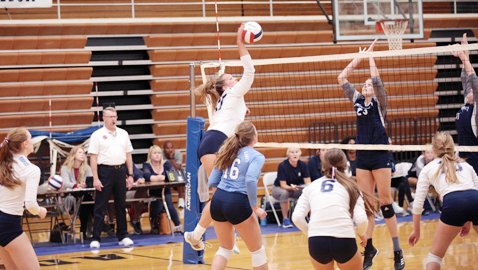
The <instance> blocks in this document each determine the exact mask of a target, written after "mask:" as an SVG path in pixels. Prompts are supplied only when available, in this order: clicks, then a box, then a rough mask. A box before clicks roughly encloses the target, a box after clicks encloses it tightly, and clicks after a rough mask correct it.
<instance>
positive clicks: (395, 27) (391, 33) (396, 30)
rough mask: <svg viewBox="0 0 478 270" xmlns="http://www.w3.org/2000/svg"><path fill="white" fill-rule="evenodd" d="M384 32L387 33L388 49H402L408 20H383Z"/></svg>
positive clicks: (381, 23)
mask: <svg viewBox="0 0 478 270" xmlns="http://www.w3.org/2000/svg"><path fill="white" fill-rule="evenodd" d="M380 25H381V26H382V29H383V32H384V33H385V35H387V40H388V49H389V50H390V51H396V50H401V49H402V40H403V34H404V33H405V30H407V26H408V20H394V21H381V22H380Z"/></svg>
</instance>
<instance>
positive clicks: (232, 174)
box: [222, 158, 241, 180]
mask: <svg viewBox="0 0 478 270" xmlns="http://www.w3.org/2000/svg"><path fill="white" fill-rule="evenodd" d="M239 164H241V160H240V159H238V158H236V159H235V160H234V162H232V165H231V171H230V172H229V179H232V180H236V179H237V178H238V177H239V168H238V167H237V166H238V165H239ZM228 171H229V168H227V169H225V170H224V174H223V175H222V177H224V178H227V172H228Z"/></svg>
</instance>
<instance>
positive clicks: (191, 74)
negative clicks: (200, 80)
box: [189, 62, 196, 118]
mask: <svg viewBox="0 0 478 270" xmlns="http://www.w3.org/2000/svg"><path fill="white" fill-rule="evenodd" d="M189 85H190V108H191V112H190V113H191V117H192V118H195V117H196V93H195V92H194V89H195V88H196V64H194V62H192V63H190V64H189Z"/></svg>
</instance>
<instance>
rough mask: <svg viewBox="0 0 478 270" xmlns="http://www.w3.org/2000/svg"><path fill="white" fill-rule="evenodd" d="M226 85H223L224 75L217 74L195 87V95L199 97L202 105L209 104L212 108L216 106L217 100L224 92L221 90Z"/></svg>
mask: <svg viewBox="0 0 478 270" xmlns="http://www.w3.org/2000/svg"><path fill="white" fill-rule="evenodd" d="M225 85H226V84H225V83H224V74H217V75H216V76H214V78H212V77H209V78H207V81H206V82H205V83H203V84H201V85H200V86H198V87H196V94H198V95H200V96H201V100H202V101H203V102H204V103H208V102H211V104H210V105H211V106H213V108H214V107H215V106H216V103H217V100H218V99H219V98H220V97H221V96H222V93H223V92H224V91H223V90H222V88H223V87H224V86H225Z"/></svg>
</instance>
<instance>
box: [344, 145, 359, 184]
mask: <svg viewBox="0 0 478 270" xmlns="http://www.w3.org/2000/svg"><path fill="white" fill-rule="evenodd" d="M340 143H341V144H355V136H347V137H345V138H343V139H342V141H341V142H340ZM344 152H345V156H346V157H347V163H348V164H347V165H348V169H350V173H351V176H350V178H352V179H353V180H355V181H357V176H356V170H357V160H356V154H357V150H344Z"/></svg>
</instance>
